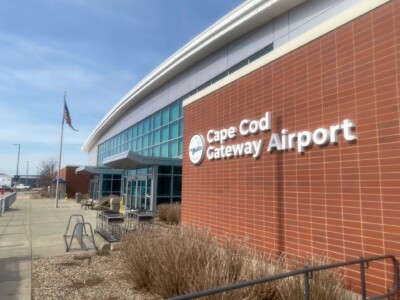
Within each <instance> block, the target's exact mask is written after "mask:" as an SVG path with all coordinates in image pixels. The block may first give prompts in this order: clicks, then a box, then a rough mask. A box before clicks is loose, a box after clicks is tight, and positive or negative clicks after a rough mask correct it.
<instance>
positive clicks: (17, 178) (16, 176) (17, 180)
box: [14, 144, 21, 184]
mask: <svg viewBox="0 0 400 300" xmlns="http://www.w3.org/2000/svg"><path fill="white" fill-rule="evenodd" d="M14 146H18V160H17V174H16V175H15V181H16V182H15V184H17V183H18V182H19V177H18V169H19V153H20V150H21V144H14Z"/></svg>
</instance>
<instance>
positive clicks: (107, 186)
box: [103, 180, 111, 192]
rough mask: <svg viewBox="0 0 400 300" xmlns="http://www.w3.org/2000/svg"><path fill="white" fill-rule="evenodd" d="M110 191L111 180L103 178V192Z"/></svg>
mask: <svg viewBox="0 0 400 300" xmlns="http://www.w3.org/2000/svg"><path fill="white" fill-rule="evenodd" d="M109 191H111V180H103V192H109Z"/></svg>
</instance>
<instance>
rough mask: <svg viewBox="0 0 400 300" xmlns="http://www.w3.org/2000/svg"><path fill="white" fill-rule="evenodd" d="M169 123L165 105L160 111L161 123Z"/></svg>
mask: <svg viewBox="0 0 400 300" xmlns="http://www.w3.org/2000/svg"><path fill="white" fill-rule="evenodd" d="M168 123H169V108H168V107H166V108H164V109H163V110H162V111H161V125H166V124H168Z"/></svg>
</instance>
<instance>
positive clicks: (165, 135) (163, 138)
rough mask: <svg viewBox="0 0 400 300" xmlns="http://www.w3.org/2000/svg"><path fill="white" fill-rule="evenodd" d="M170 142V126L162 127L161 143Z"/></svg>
mask: <svg viewBox="0 0 400 300" xmlns="http://www.w3.org/2000/svg"><path fill="white" fill-rule="evenodd" d="M166 141H168V125H167V126H164V127H161V143H162V142H166Z"/></svg>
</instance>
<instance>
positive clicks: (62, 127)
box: [55, 92, 67, 208]
mask: <svg viewBox="0 0 400 300" xmlns="http://www.w3.org/2000/svg"><path fill="white" fill-rule="evenodd" d="M66 97H67V92H64V105H65V101H66ZM64 105H63V111H62V121H61V138H60V154H59V156H58V172H57V185H56V205H55V208H58V197H59V194H58V191H59V185H60V170H61V154H62V144H63V134H64Z"/></svg>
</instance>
